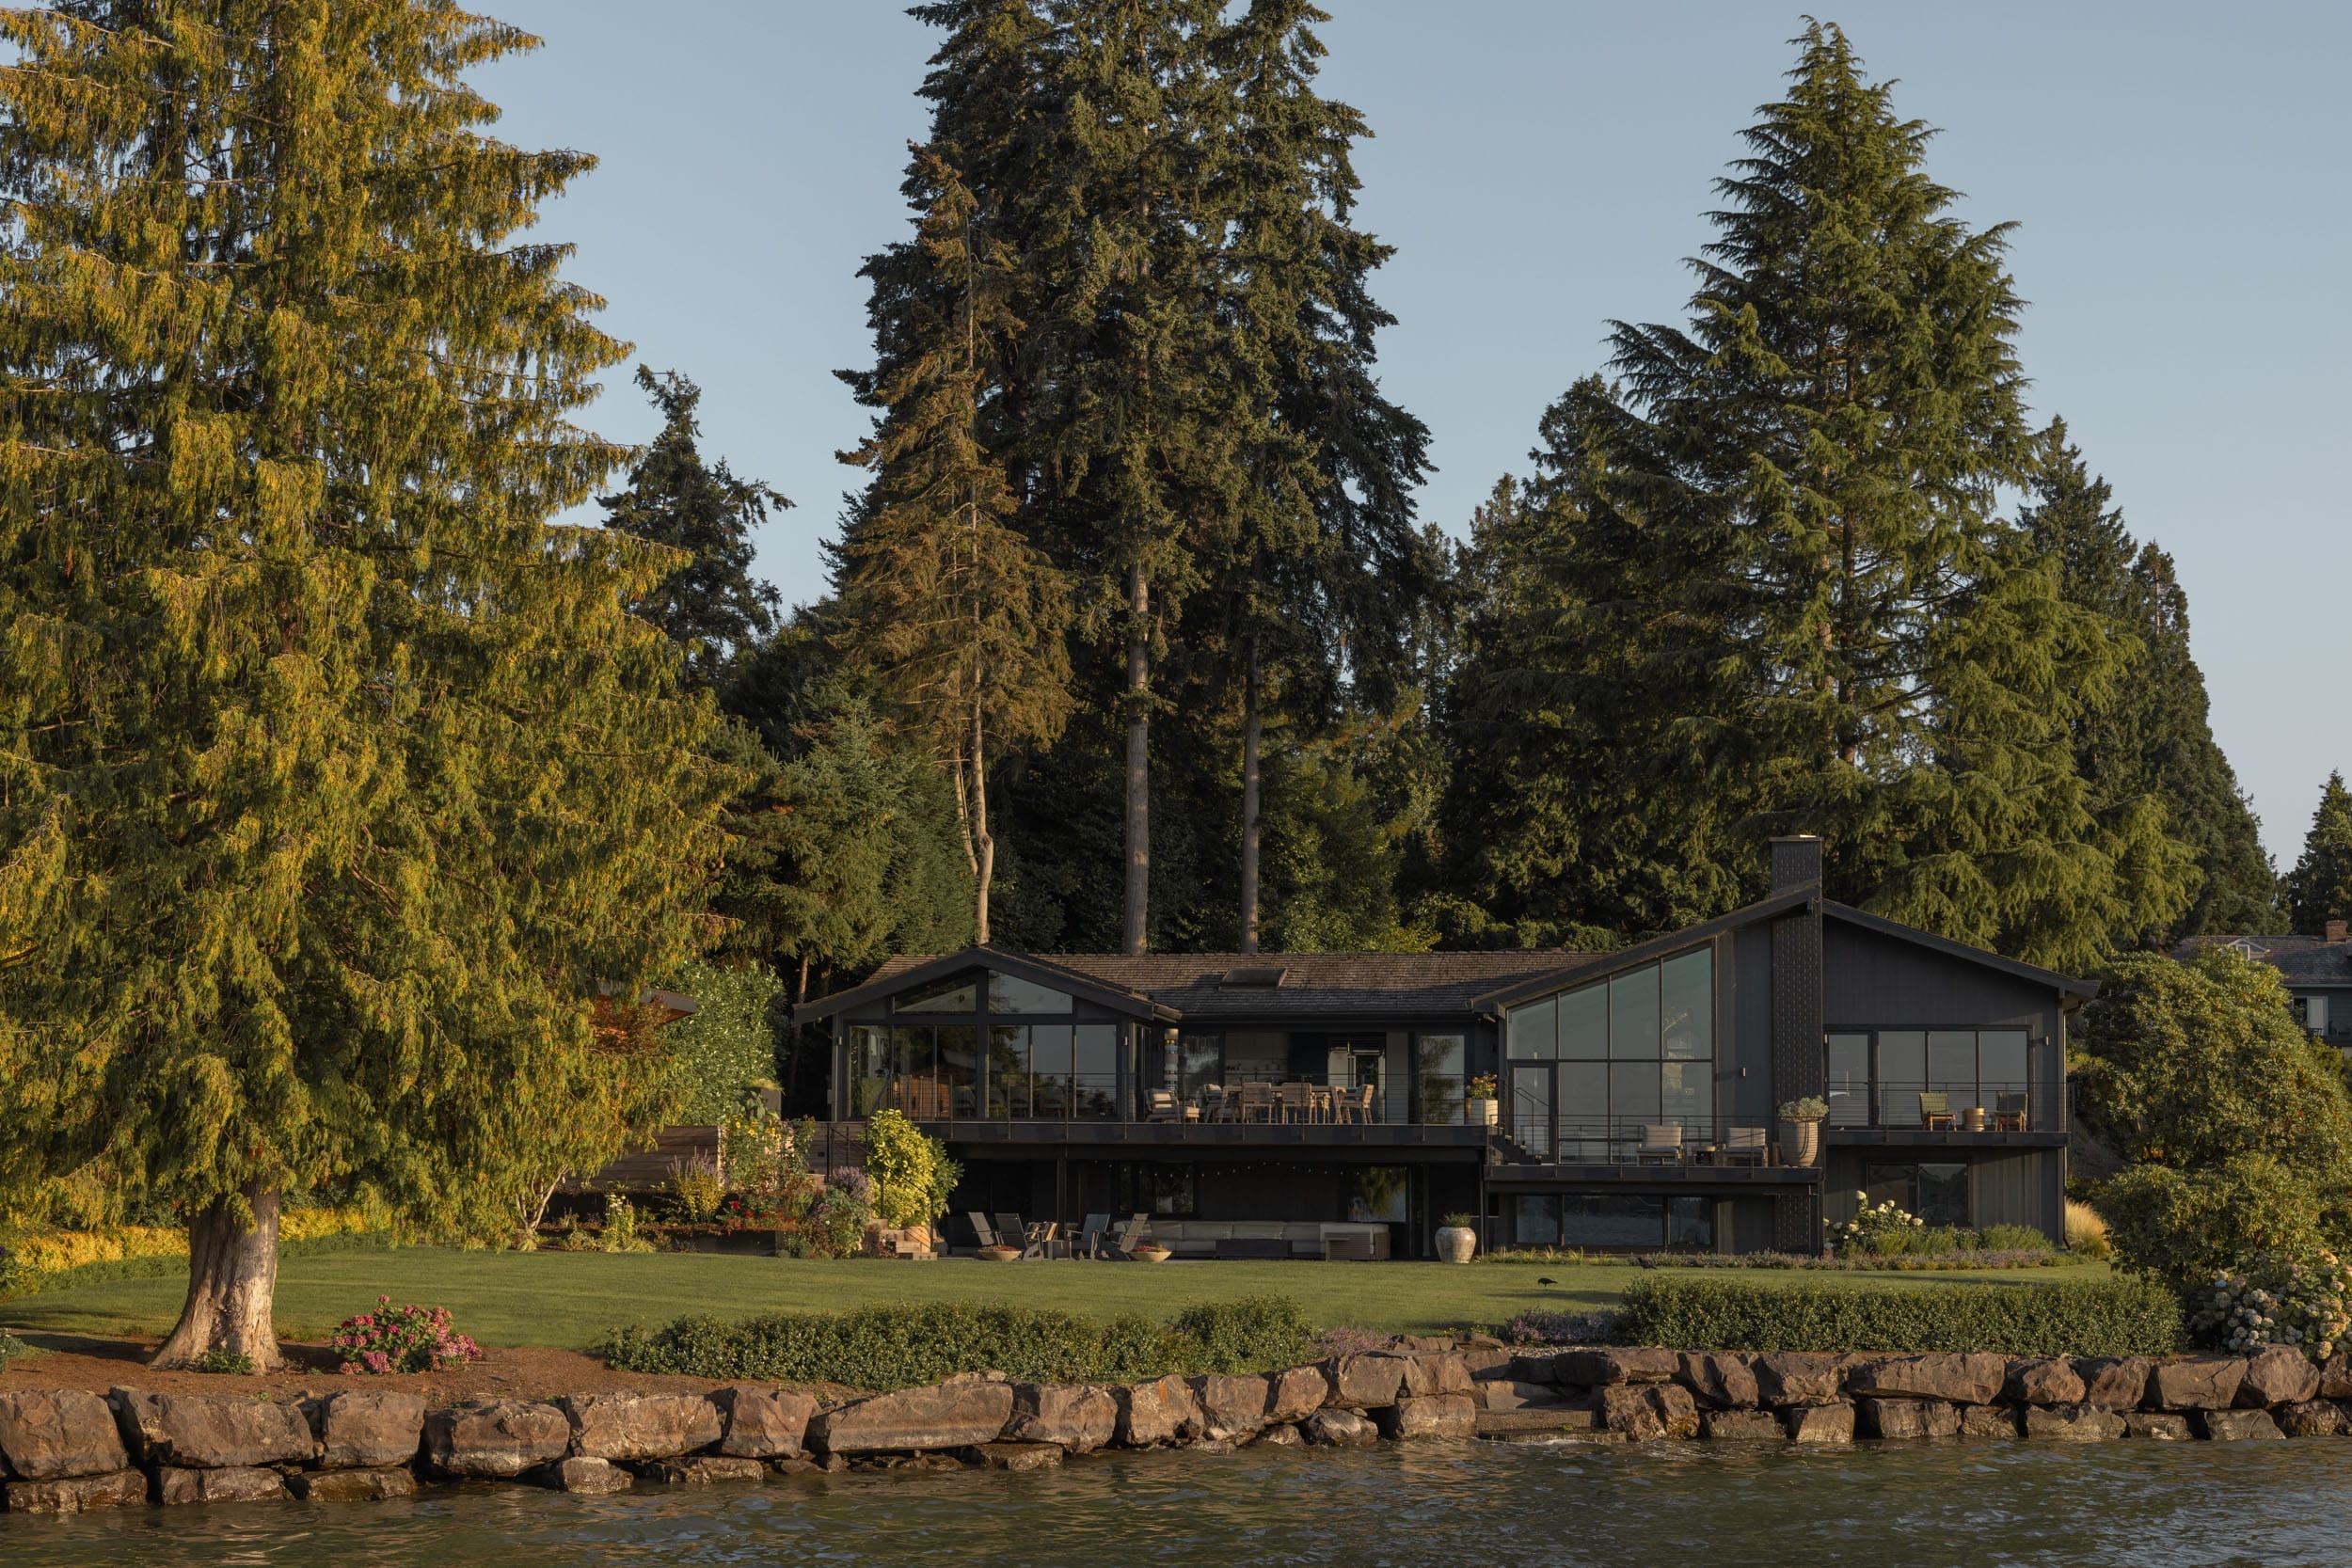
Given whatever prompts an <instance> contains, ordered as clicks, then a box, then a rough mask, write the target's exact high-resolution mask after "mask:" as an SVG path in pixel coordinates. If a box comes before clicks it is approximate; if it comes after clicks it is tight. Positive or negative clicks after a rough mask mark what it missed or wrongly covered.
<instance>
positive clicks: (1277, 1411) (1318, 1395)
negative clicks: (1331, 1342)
mask: <svg viewBox="0 0 2352 1568" xmlns="http://www.w3.org/2000/svg"><path fill="white" fill-rule="evenodd" d="M1471 1386H1472V1385H1471V1384H1470V1380H1469V1378H1468V1377H1467V1376H1465V1377H1464V1378H1463V1381H1462V1388H1460V1389H1454V1388H1446V1389H1440V1390H1438V1392H1441V1393H1449V1394H1450V1393H1458V1392H1464V1391H1467V1390H1468V1389H1469V1388H1470V1387H1471ZM1266 1388H1267V1393H1266V1411H1265V1416H1266V1419H1267V1420H1269V1421H1303V1420H1305V1419H1306V1418H1308V1417H1310V1416H1311V1415H1313V1414H1314V1413H1315V1412H1316V1411H1318V1410H1320V1409H1322V1408H1323V1407H1324V1405H1325V1403H1326V1402H1328V1401H1329V1399H1330V1397H1331V1380H1330V1378H1329V1377H1328V1376H1327V1374H1326V1372H1325V1370H1324V1369H1323V1368H1321V1367H1291V1368H1287V1369H1285V1370H1282V1371H1279V1372H1270V1373H1268V1374H1267V1376H1266Z"/></svg>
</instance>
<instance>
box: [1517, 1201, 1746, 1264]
mask: <svg viewBox="0 0 2352 1568" xmlns="http://www.w3.org/2000/svg"><path fill="white" fill-rule="evenodd" d="M1511 1227H1512V1228H1511V1239H1512V1241H1513V1242H1514V1243H1516V1244H1517V1245H1519V1246H1570V1247H1583V1248H1586V1249H1588V1250H1591V1251H1597V1252H1653V1251H1656V1250H1657V1249H1658V1248H1660V1247H1669V1246H1671V1247H1683V1248H1692V1249H1702V1250H1703V1249H1707V1248H1711V1247H1713V1246H1714V1244H1715V1203H1714V1200H1713V1199H1712V1198H1705V1197H1658V1196H1649V1195H1646V1194H1620V1193H1534V1194H1529V1195H1527V1196H1521V1197H1516V1198H1514V1199H1512V1208H1511Z"/></svg>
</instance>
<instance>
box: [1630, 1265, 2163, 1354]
mask: <svg viewBox="0 0 2352 1568" xmlns="http://www.w3.org/2000/svg"><path fill="white" fill-rule="evenodd" d="M1616 1338H1617V1339H1618V1341H1619V1342H1620V1343H1624V1344H1633V1345H1671V1346H1675V1347H1677V1348H1683V1349H1690V1350H1746V1351H1780V1350H1796V1351H1836V1352H1842V1351H1993V1352H1996V1353H1998V1354H2004V1355H2164V1354H2169V1353H2170V1352H2172V1351H2173V1350H2175V1349H2177V1348H2179V1345H2180V1340H2181V1305H2180V1302H2179V1300H2178V1298H2176V1297H2175V1296H2174V1295H2173V1294H2172V1292H2171V1291H2168V1290H2165V1289H2164V1288H2163V1287H2162V1286H2159V1285H2153V1284H2150V1283H2149V1282H2147V1281H2145V1280H2137V1279H2111V1280H2068V1281H2064V1282H2058V1283H2048V1284H2044V1283H2040V1282H2035V1283H2031V1284H2016V1285H2009V1284H1994V1283H1985V1284H1970V1285H1962V1284H1949V1285H1945V1284H1937V1285H1915V1286H1891V1285H1881V1286H1872V1285H1859V1286H1849V1285H1830V1284H1820V1285H1815V1284H1809V1283H1808V1284H1803V1285H1757V1284H1754V1283H1750V1282H1748V1281H1744V1280H1735V1279H1641V1280H1636V1281H1635V1282H1634V1283H1633V1284H1631V1285H1630V1286H1629V1287H1627V1289H1626V1292H1625V1300H1624V1304H1623V1306H1622V1307H1620V1308H1619V1311H1618V1316H1617V1326H1616Z"/></svg>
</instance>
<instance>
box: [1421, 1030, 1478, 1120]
mask: <svg viewBox="0 0 2352 1568" xmlns="http://www.w3.org/2000/svg"><path fill="white" fill-rule="evenodd" d="M1416 1049H1417V1051H1418V1053H1419V1063H1420V1071H1421V1119H1422V1120H1423V1121H1425V1122H1427V1123H1429V1124H1430V1125H1431V1126H1434V1127H1458V1126H1460V1125H1461V1124H1462V1087H1463V1074H1464V1068H1465V1061H1466V1048H1465V1045H1464V1042H1463V1039H1462V1037H1461V1036H1459V1035H1423V1036H1422V1037H1421V1039H1420V1040H1419V1042H1418V1043H1417V1047H1416Z"/></svg>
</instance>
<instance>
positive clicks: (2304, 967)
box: [2172, 936, 2352, 986]
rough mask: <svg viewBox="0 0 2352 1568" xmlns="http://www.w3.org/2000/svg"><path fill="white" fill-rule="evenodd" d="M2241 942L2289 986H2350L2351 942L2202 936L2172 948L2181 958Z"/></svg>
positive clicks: (2180, 942) (2253, 956) (2185, 940)
mask: <svg viewBox="0 0 2352 1568" xmlns="http://www.w3.org/2000/svg"><path fill="white" fill-rule="evenodd" d="M2235 942H2244V943H2245V944H2246V951H2247V953H2248V955H2249V957H2251V958H2260V959H2261V960H2262V961H2263V962H2264V963H2266V964H2268V965H2270V967H2271V968H2273V969H2275V970H2277V971H2278V972H2279V973H2280V975H2282V976H2283V977H2284V978H2285V980H2286V982H2287V984H2288V985H2291V986H2352V942H2329V941H2328V939H2327V938H2325V937H2254V936H2204V937H2183V938H2182V939H2181V940H2180V941H2179V942H2176V943H2175V944H2174V945H2173V949H2172V950H2173V952H2174V953H2175V954H2177V955H2178V956H2180V957H2181V958H2187V957H2188V956H2189V955H2190V954H2192V953H2195V952H2199V951H2201V949H2204V948H2207V947H2228V946H2230V945H2232V944H2233V943H2235Z"/></svg>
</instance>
